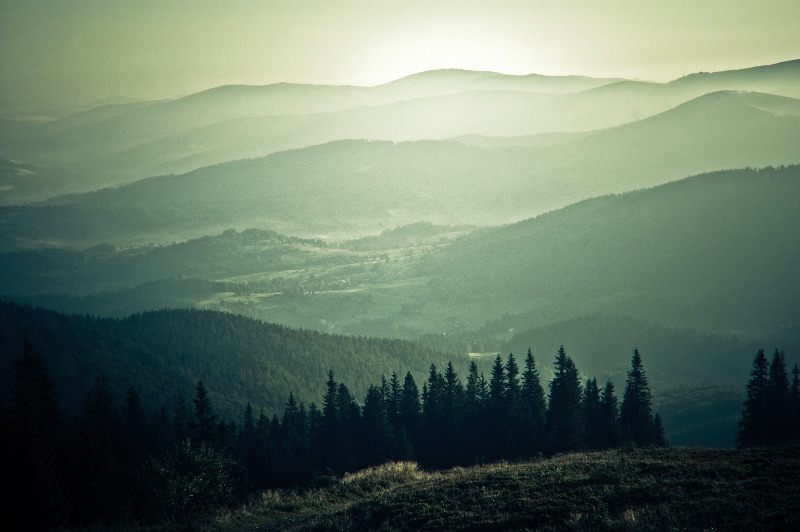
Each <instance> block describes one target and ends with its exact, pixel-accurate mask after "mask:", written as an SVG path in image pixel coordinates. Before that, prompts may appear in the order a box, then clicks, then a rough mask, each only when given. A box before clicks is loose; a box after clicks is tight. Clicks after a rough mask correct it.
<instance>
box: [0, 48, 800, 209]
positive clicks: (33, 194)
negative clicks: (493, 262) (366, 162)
mask: <svg viewBox="0 0 800 532" xmlns="http://www.w3.org/2000/svg"><path fill="white" fill-rule="evenodd" d="M798 65H800V62H798V61H789V62H786V63H780V64H776V65H769V66H763V67H756V68H752V69H745V70H741V71H733V72H720V73H712V74H702V75H693V76H687V77H685V78H681V79H679V80H675V81H673V82H671V83H667V84H656V83H646V82H639V81H630V80H616V79H591V78H582V77H577V76H567V77H547V76H536V75H530V76H506V75H500V74H495V73H491V72H469V71H458V70H445V71H433V72H427V73H421V74H417V75H414V76H410V77H408V78H404V79H401V80H397V81H395V82H392V83H388V84H385V85H382V86H377V87H347V86H341V87H340V86H309V85H292V84H276V85H269V86H265V87H248V86H228V87H219V88H214V89H210V90H207V91H204V92H201V93H198V94H194V95H190V96H187V97H185V98H181V99H178V100H169V101H161V102H138V103H134V104H127V105H113V106H104V107H99V108H96V109H93V110H90V111H87V112H84V113H79V114H77V115H73V116H70V117H66V118H63V119H61V120H57V121H54V122H50V123H29V124H27V123H17V122H12V121H4V122H3V123H2V124H0V154H2V156H3V157H5V158H7V159H11V160H15V161H20V162H22V163H25V164H30V165H35V166H40V167H42V169H43V170H42V172H41V174H35V175H33V176H28V178H27V179H26V180H25V181H24V182H23V181H20V180H7V182H6V183H3V186H5V187H13V188H10V189H6V190H4V191H3V194H2V201H1V202H2V203H3V204H10V203H19V202H21V201H32V200H41V199H44V198H45V197H50V196H53V195H56V194H58V193H64V192H85V191H88V190H95V189H98V188H103V187H108V186H117V185H120V184H125V183H129V182H132V181H135V180H137V179H141V178H144V177H147V176H152V175H159V174H167V173H186V172H188V171H191V170H195V169H197V168H200V167H203V166H209V165H215V164H220V163H224V162H228V161H231V160H238V159H243V158H254V157H263V156H266V155H268V154H270V153H274V152H277V151H283V150H288V149H298V148H303V147H308V146H311V145H316V144H322V143H326V142H331V141H335V140H342V139H367V140H375V139H380V140H392V141H396V142H399V141H409V140H420V139H428V140H443V139H446V138H449V137H456V136H461V135H466V134H472V135H484V136H520V135H531V134H536V133H552V132H563V131H571V132H580V131H588V130H594V129H602V128H609V127H614V126H617V125H621V124H624V123H630V122H635V121H638V120H641V119H644V118H647V117H650V116H654V115H656V114H659V113H663V112H665V111H668V110H669V109H672V108H674V107H676V106H678V105H681V104H683V103H685V102H687V101H690V100H692V99H695V98H698V97H701V96H703V95H705V94H710V93H712V92H718V91H750V92H763V93H769V94H774V95H779V96H784V97H790V98H797V97H800V94H798V91H797V86H799V85H800V83H798V82H799V81H800V66H798ZM474 110H479V112H473V111H474ZM773 164H776V163H773ZM732 166H735V165H732ZM696 171H700V169H698V170H696ZM54 173H55V175H61V179H46V178H47V177H48V176H52V175H53V174H54ZM37 183H38V185H37Z"/></svg>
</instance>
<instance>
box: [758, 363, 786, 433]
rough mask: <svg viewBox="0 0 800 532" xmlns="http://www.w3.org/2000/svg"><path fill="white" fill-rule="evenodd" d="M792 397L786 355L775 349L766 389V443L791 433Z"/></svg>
mask: <svg viewBox="0 0 800 532" xmlns="http://www.w3.org/2000/svg"><path fill="white" fill-rule="evenodd" d="M791 413H792V398H791V391H790V389H789V377H788V375H787V374H786V356H785V355H784V353H783V351H779V350H778V349H776V350H775V353H774V354H773V355H772V362H770V365H769V373H768V376H767V390H766V423H767V427H766V434H764V441H766V442H767V443H780V442H784V441H786V440H788V439H789V437H790V434H791V424H792V419H791V417H792V416H791Z"/></svg>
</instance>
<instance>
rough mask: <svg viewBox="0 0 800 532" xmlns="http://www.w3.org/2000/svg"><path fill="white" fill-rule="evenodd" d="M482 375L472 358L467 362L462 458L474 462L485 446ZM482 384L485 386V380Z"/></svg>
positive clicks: (484, 395)
mask: <svg viewBox="0 0 800 532" xmlns="http://www.w3.org/2000/svg"><path fill="white" fill-rule="evenodd" d="M481 381H482V376H481V375H479V374H478V365H477V364H476V363H475V361H474V360H472V361H470V363H469V374H468V375H467V386H466V390H465V391H464V459H465V460H466V461H469V462H474V461H475V460H476V459H477V458H478V457H479V456H480V455H482V454H483V453H484V452H485V451H484V449H485V448H486V447H487V443H486V441H487V439H488V438H487V434H486V419H485V409H484V406H485V398H486V390H485V388H484V387H482V384H481ZM483 382H484V386H485V380H484V381H483Z"/></svg>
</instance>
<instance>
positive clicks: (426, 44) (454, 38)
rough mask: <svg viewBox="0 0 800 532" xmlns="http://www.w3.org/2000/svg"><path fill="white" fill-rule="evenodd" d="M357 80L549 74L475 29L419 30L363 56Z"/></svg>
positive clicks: (501, 41)
mask: <svg viewBox="0 0 800 532" xmlns="http://www.w3.org/2000/svg"><path fill="white" fill-rule="evenodd" d="M366 55H367V60H366V61H364V62H363V63H362V65H363V66H364V67H366V68H364V69H362V73H361V75H359V77H360V78H362V79H364V80H366V81H367V84H377V83H384V82H387V81H390V80H393V79H397V78H399V77H402V76H406V75H409V74H414V73H417V72H424V71H428V70H436V69H443V68H457V69H465V70H487V71H493V72H502V73H506V74H530V73H532V72H533V70H531V69H530V66H529V65H531V64H536V65H537V66H536V67H535V68H536V73H540V74H547V73H549V68H548V65H545V64H542V63H541V62H540V61H537V60H538V59H539V58H538V57H531V55H530V54H527V53H526V52H525V51H521V50H520V49H519V47H516V46H515V45H514V43H513V42H512V41H511V40H510V39H509V38H507V37H505V36H503V35H502V34H499V33H494V32H491V31H489V29H488V28H485V27H480V26H477V25H476V26H475V27H474V28H467V29H465V28H464V27H463V26H462V27H458V28H455V27H452V28H447V27H445V28H442V27H432V26H422V27H418V28H415V29H414V30H411V31H408V30H407V31H403V32H398V33H396V34H395V35H392V36H389V37H387V38H385V39H384V40H383V41H382V42H381V43H379V44H377V45H376V46H375V47H374V48H373V49H372V50H370V51H369V52H368V53H367V54H366Z"/></svg>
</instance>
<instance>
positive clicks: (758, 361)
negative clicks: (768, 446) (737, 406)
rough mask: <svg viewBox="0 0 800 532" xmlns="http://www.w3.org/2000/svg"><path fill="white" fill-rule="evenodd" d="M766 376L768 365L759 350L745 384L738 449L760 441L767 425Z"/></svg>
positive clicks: (737, 440) (761, 351)
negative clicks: (745, 396) (745, 393)
mask: <svg viewBox="0 0 800 532" xmlns="http://www.w3.org/2000/svg"><path fill="white" fill-rule="evenodd" d="M767 376H768V363H767V357H766V356H764V350H763V349H759V350H758V352H757V353H756V356H755V358H754V359H753V369H752V370H751V371H750V380H749V381H748V382H747V399H746V400H745V402H744V411H743V412H742V420H741V421H740V422H739V432H738V434H737V435H736V443H738V444H739V447H749V446H751V445H756V444H758V443H760V442H761V441H762V438H763V437H764V434H765V433H766V428H767V424H766V423H765V420H766V419H767V415H766V414H767V412H766V410H767Z"/></svg>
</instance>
